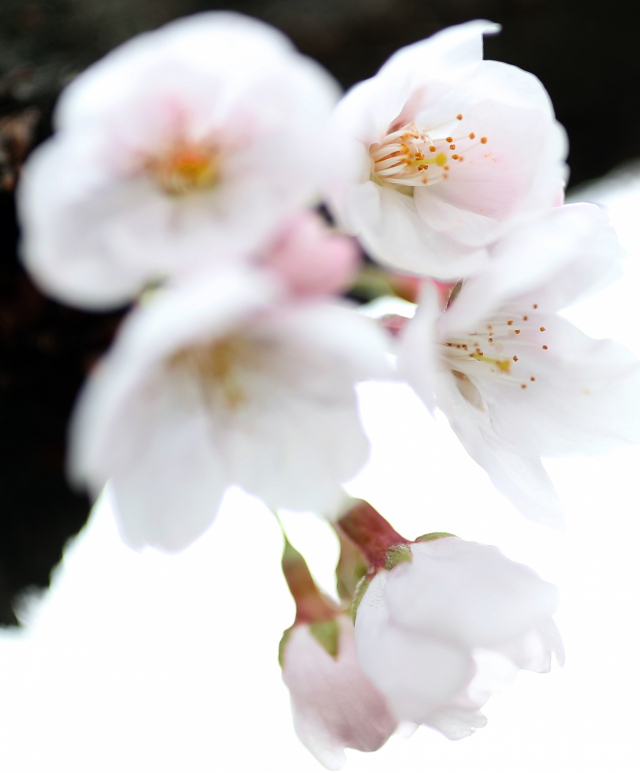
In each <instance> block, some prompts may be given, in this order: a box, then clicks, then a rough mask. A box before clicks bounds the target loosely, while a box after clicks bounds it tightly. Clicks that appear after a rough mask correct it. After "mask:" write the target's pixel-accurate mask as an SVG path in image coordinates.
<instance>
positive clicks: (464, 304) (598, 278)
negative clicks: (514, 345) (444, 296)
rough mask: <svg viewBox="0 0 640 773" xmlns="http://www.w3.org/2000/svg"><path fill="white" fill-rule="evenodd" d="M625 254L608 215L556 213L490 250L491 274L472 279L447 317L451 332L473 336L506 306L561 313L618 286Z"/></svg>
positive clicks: (578, 210) (577, 208)
mask: <svg viewBox="0 0 640 773" xmlns="http://www.w3.org/2000/svg"><path fill="white" fill-rule="evenodd" d="M620 258H621V252H620V249H619V247H618V243H617V239H616V235H615V232H614V230H613V229H612V228H611V227H610V226H609V225H608V223H607V217H606V215H605V214H604V213H603V212H602V211H601V210H600V209H599V208H598V207H596V206H594V205H592V204H568V205H564V206H561V207H554V208H553V209H551V210H550V211H549V212H548V213H547V214H545V215H544V216H543V217H540V218H537V219H534V220H532V221H530V222H528V223H525V224H523V225H521V226H520V227H519V228H516V229H514V230H513V231H511V232H510V233H509V234H508V235H506V236H504V237H503V238H502V239H501V240H500V241H499V242H498V243H497V244H496V245H495V246H494V247H493V248H492V249H491V262H490V263H488V264H487V265H488V266H489V269H488V270H487V271H484V272H483V273H481V274H479V275H478V276H475V277H472V278H471V279H468V280H467V281H466V282H465V284H464V286H463V288H462V290H461V292H460V294H459V295H458V298H457V300H456V303H455V304H453V305H452V306H451V308H450V309H449V310H448V311H447V314H446V315H444V317H443V319H442V321H441V323H440V327H441V330H442V331H443V335H446V331H449V332H452V331H454V330H457V331H462V330H467V331H472V330H473V329H474V327H475V325H476V324H478V321H479V320H481V319H482V318H483V317H485V316H488V315H489V314H490V313H491V312H492V310H493V309H495V308H496V307H498V306H499V305H500V304H501V303H503V302H505V301H518V302H519V303H520V304H521V305H522V306H523V307H525V306H526V307H528V308H529V309H530V308H531V307H532V305H533V303H536V304H538V307H539V308H540V309H544V311H547V312H549V311H558V310H559V309H562V308H565V307H566V306H569V305H571V304H572V303H575V302H577V301H578V300H582V299H583V298H585V297H587V296H588V295H591V294H593V293H594V292H597V291H598V290H600V289H601V288H602V287H603V286H605V285H606V284H609V283H611V282H612V281H614V280H615V279H616V278H617V277H618V276H619V274H620Z"/></svg>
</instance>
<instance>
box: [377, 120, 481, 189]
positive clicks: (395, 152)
mask: <svg viewBox="0 0 640 773" xmlns="http://www.w3.org/2000/svg"><path fill="white" fill-rule="evenodd" d="M456 119H457V120H462V114H461V113H459V114H458V116H456ZM452 120H454V119H451V120H449V121H445V122H444V123H443V124H440V126H445V125H447V124H451V121H452ZM437 128H439V127H438V126H432V127H429V129H427V130H421V129H419V128H418V126H417V125H416V124H415V123H408V124H406V125H405V126H403V127H401V128H400V129H397V130H395V131H393V132H390V133H389V134H387V135H386V137H384V139H383V140H382V141H381V142H380V143H374V144H373V145H371V146H370V148H369V155H370V156H371V159H372V161H373V170H372V175H371V179H372V180H373V181H374V182H377V183H378V184H379V185H397V186H399V187H402V188H405V189H406V191H403V192H407V193H411V190H410V188H411V187H413V186H429V185H435V184H436V183H438V182H440V181H441V180H446V179H448V176H449V175H448V174H445V172H448V171H449V162H450V160H453V161H458V162H459V163H461V162H463V161H464V156H463V155H461V154H460V153H456V154H450V153H449V151H451V150H456V149H457V148H458V145H457V144H456V143H458V142H466V141H467V140H468V139H471V140H473V139H475V136H476V135H475V134H474V133H473V132H471V133H470V134H467V135H463V136H461V137H454V136H453V135H447V136H446V137H433V136H432V134H431V133H432V132H433V131H434V130H435V129H437ZM484 139H485V140H486V138H484ZM478 144H480V143H475V144H472V145H466V146H465V147H464V148H461V150H464V152H465V153H466V152H468V151H470V150H472V149H473V148H474V147H477V145H478ZM445 145H446V147H445ZM427 170H429V172H430V173H429V175H426V174H424V173H425V172H426V171H427ZM440 170H442V171H440ZM407 186H408V188H407Z"/></svg>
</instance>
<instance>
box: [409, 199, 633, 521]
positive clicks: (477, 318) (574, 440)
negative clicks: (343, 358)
mask: <svg viewBox="0 0 640 773" xmlns="http://www.w3.org/2000/svg"><path fill="white" fill-rule="evenodd" d="M618 258H619V248H618V245H617V241H616V238H615V234H614V232H613V230H612V229H611V228H610V227H609V226H608V225H607V222H606V217H605V216H604V215H603V214H602V213H601V212H600V210H598V208H597V207H594V206H593V205H589V204H576V205H567V206H562V207H557V208H555V209H552V210H550V211H549V213H548V214H547V215H546V216H545V217H543V218H541V219H539V220H536V221H534V222H531V223H529V224H528V225H526V226H525V227H523V228H521V229H519V230H518V231H514V232H513V233H511V234H509V235H508V236H507V237H506V238H505V239H503V240H501V241H500V242H499V243H498V244H497V245H495V247H494V248H492V268H491V270H490V271H487V272H485V273H484V274H482V275H478V276H477V277H473V278H471V279H469V280H467V281H466V282H464V283H462V284H461V285H458V286H457V287H456V288H455V290H454V292H453V293H452V294H451V296H450V298H449V302H448V305H447V307H446V308H445V309H444V310H443V309H442V305H441V295H440V294H439V292H438V288H437V287H435V286H434V285H433V284H432V283H427V284H426V286H425V291H424V293H423V296H422V300H421V303H420V304H419V306H418V309H417V312H416V315H415V317H414V318H413V320H411V321H410V322H409V323H408V324H407V326H406V328H405V330H404V334H403V340H402V343H401V352H400V356H399V363H398V364H399V369H400V371H401V373H402V374H403V375H404V376H405V377H406V378H407V380H408V381H409V383H410V384H411V385H412V386H413V388H414V389H415V390H416V392H417V393H418V395H419V396H420V397H421V398H422V399H423V401H424V402H425V403H426V404H427V406H428V407H429V408H430V409H431V410H434V409H435V408H436V407H437V408H440V410H442V412H443V413H444V414H445V415H446V417H447V419H448V421H449V423H450V425H451V427H452V428H453V430H454V431H455V432H456V433H457V435H458V437H459V438H460V440H461V441H462V443H463V444H464V446H465V448H466V449H467V451H468V452H469V454H470V455H471V456H472V457H473V458H474V459H475V461H476V462H478V464H480V465H481V466H482V467H484V468H485V470H486V471H487V472H488V473H489V475H490V477H491V480H492V481H493V483H494V485H495V486H496V487H497V488H498V490H499V491H500V492H501V493H502V494H504V495H505V496H506V497H507V498H508V499H510V500H511V501H512V502H513V504H514V505H515V506H516V507H517V508H518V509H519V510H520V511H521V512H522V513H523V514H524V515H525V516H527V517H529V518H531V519H533V520H537V521H542V522H546V523H549V524H556V525H557V524H558V523H559V522H560V521H561V507H560V504H559V502H558V499H557V496H556V493H555V491H554V488H553V485H552V483H551V481H550V479H549V476H548V475H547V473H546V471H545V470H544V467H543V466H542V463H541V461H540V457H541V456H562V455H572V454H591V453H600V452H604V451H608V450H610V449H612V448H615V447H617V446H620V445H623V444H626V443H635V442H638V441H640V408H639V406H638V394H640V363H639V362H638V360H637V359H636V358H635V357H634V356H633V355H632V354H631V353H630V352H629V351H628V350H627V349H626V348H625V347H623V346H621V345H620V344H618V343H616V342H614V341H611V340H593V339H591V338H589V337H587V336H586V335H584V334H583V333H582V332H581V331H580V330H578V329H577V328H576V327H574V325H572V324H571V323H570V322H568V321H567V320H566V319H565V318H564V317H562V316H560V315H559V314H558V313H557V312H558V311H560V310H561V309H563V308H565V307H566V306H569V305H571V304H572V303H574V302H575V301H577V300H579V299H581V298H583V297H585V296H586V295H588V294H590V293H591V292H593V291H594V290H596V289H600V287H602V286H603V284H605V283H606V282H609V281H611V280H612V279H613V278H614V277H616V276H617V275H618V272H619V268H620V266H619V260H618Z"/></svg>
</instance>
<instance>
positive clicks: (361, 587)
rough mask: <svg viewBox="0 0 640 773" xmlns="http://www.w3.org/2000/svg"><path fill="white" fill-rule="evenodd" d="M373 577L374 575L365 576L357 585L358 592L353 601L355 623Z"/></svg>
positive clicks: (352, 612) (352, 613) (352, 609)
mask: <svg viewBox="0 0 640 773" xmlns="http://www.w3.org/2000/svg"><path fill="white" fill-rule="evenodd" d="M372 579H373V577H371V576H367V577H363V578H362V579H361V580H360V582H359V583H358V586H357V587H356V592H355V594H354V596H353V601H352V602H351V619H352V620H353V623H354V625H355V622H356V615H357V614H358V607H359V606H360V602H361V601H362V599H363V597H364V594H365V593H366V592H367V588H368V587H369V585H370V583H371V580H372Z"/></svg>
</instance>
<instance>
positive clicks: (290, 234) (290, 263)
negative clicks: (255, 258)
mask: <svg viewBox="0 0 640 773" xmlns="http://www.w3.org/2000/svg"><path fill="white" fill-rule="evenodd" d="M263 265H265V266H267V267H268V268H270V269H271V270H273V271H275V272H276V273H277V275H278V277H279V278H280V279H281V280H282V281H284V282H285V283H286V284H287V286H288V287H289V288H290V290H291V292H292V293H293V294H294V295H301V296H302V295H322V294H329V293H336V292H339V291H340V290H342V289H344V288H346V287H348V286H349V285H351V284H352V283H353V282H354V281H355V277H356V274H357V271H358V267H359V265H360V251H359V249H358V246H357V244H356V243H355V241H354V240H353V239H350V238H349V237H346V236H342V235H341V234H338V233H336V232H334V231H331V230H329V228H328V227H327V225H326V224H325V222H324V221H323V220H322V218H321V217H320V216H319V215H318V214H316V213H315V212H313V211H305V212H302V213H301V214H300V215H298V216H297V217H296V218H294V219H293V220H292V221H290V222H289V223H287V224H286V226H285V228H284V229H283V231H281V232H280V233H279V235H278V238H277V240H276V241H275V242H274V243H273V244H272V245H271V246H270V247H268V248H267V249H266V250H265V251H264V255H263Z"/></svg>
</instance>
